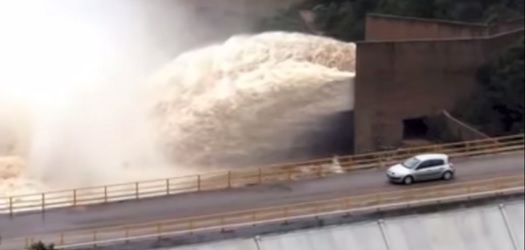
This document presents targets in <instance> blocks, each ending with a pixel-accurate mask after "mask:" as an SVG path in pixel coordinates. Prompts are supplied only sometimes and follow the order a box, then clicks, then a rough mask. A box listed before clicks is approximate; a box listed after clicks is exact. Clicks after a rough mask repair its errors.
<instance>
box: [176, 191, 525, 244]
mask: <svg viewBox="0 0 525 250" xmlns="http://www.w3.org/2000/svg"><path fill="white" fill-rule="evenodd" d="M505 219H506V220H505ZM506 221H507V222H506ZM524 221H525V216H524V202H523V201H521V202H516V203H509V204H506V205H505V206H503V207H498V206H497V205H491V206H486V207H477V208H471V209H465V210H455V211H450V212H443V213H436V214H421V215H412V216H404V217H399V218H394V219H386V220H384V221H383V222H381V223H379V222H377V221H372V222H366V223H359V224H350V225H345V226H332V227H326V228H322V229H311V230H302V231H296V232H291V233H287V234H280V235H267V236H263V237H260V238H259V239H247V240H232V241H224V242H218V243H210V244H205V245H195V246H189V247H188V246H187V247H180V248H174V249H172V250H422V249H425V250H472V249H476V250H515V249H517V250H523V249H524V242H525V240H524V233H525V230H524V227H525V222H524ZM513 241H514V243H515V244H516V248H514V245H513Z"/></svg>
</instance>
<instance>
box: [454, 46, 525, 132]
mask: <svg viewBox="0 0 525 250" xmlns="http://www.w3.org/2000/svg"><path fill="white" fill-rule="evenodd" d="M523 46H524V40H523V39H521V41H520V42H519V43H517V44H516V45H515V46H513V47H511V48H510V49H508V50H507V51H506V52H505V53H503V54H502V55H501V56H500V57H499V58H497V59H496V60H494V61H493V62H491V63H489V64H487V65H486V66H484V67H483V68H481V69H480V71H479V83H480V84H479V86H478V89H477V90H476V91H475V92H474V93H473V95H472V98H470V99H469V100H466V101H465V103H464V104H463V105H460V107H461V109H458V110H456V111H455V112H454V114H455V115H456V116H458V117H460V118H461V119H463V120H465V121H467V122H469V123H470V124H473V125H476V126H477V127H478V128H479V129H481V130H482V131H483V132H486V133H487V134H489V135H508V134H516V133H523V132H524V128H523V126H524V123H523V115H524V113H523V112H524V110H523V100H524V99H523V95H524V86H525V78H524V68H523V67H524V66H525V65H524V58H525V51H524V48H523Z"/></svg>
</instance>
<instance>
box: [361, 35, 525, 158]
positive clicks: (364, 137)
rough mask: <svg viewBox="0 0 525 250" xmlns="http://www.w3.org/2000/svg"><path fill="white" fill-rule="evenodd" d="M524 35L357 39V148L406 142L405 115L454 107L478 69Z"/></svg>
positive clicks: (473, 79)
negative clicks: (381, 40)
mask: <svg viewBox="0 0 525 250" xmlns="http://www.w3.org/2000/svg"><path fill="white" fill-rule="evenodd" d="M521 36H523V29H522V30H519V31H514V32H510V33H506V34H501V35H498V36H494V37H486V38H470V39H441V40H418V41H383V42H374V41H372V42H361V43H358V44H357V53H356V62H357V65H356V72H357V75H356V82H355V93H356V95H355V111H354V112H355V124H354V138H355V141H354V148H355V151H356V153H362V152H368V151H373V150H378V149H384V148H394V147H398V146H400V145H401V142H402V139H403V138H402V136H403V134H402V133H403V120H404V119H407V118H417V117H420V116H425V115H432V114H436V113H438V112H440V111H441V110H450V109H452V108H453V107H454V106H455V104H456V103H457V101H458V100H459V99H461V98H464V97H466V96H467V95H468V94H470V93H471V92H472V88H473V86H474V85H475V84H476V73H477V70H478V68H479V67H480V66H481V65H482V64H484V63H485V62H487V60H488V59H490V58H491V57H493V56H495V55H498V54H499V52H500V51H502V50H503V49H505V48H507V47H508V46H509V45H511V44H512V43H513V42H515V41H516V40H517V39H519V38H520V37H521Z"/></svg>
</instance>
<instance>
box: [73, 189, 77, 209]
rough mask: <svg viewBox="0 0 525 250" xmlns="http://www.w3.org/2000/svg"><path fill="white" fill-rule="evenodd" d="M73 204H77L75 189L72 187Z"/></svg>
mask: <svg viewBox="0 0 525 250" xmlns="http://www.w3.org/2000/svg"><path fill="white" fill-rule="evenodd" d="M73 206H77V190H76V189H73Z"/></svg>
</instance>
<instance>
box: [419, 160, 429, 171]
mask: <svg viewBox="0 0 525 250" xmlns="http://www.w3.org/2000/svg"><path fill="white" fill-rule="evenodd" d="M429 167H432V160H428V161H424V162H421V164H419V166H418V167H417V170H422V169H425V168H429Z"/></svg>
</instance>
